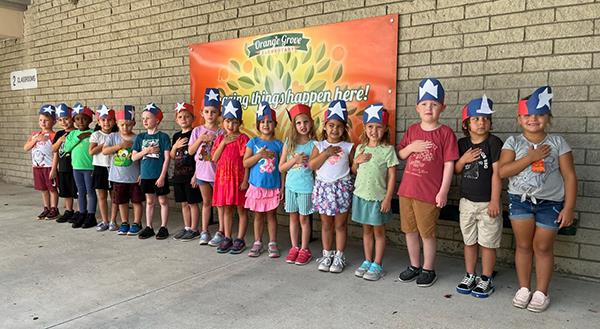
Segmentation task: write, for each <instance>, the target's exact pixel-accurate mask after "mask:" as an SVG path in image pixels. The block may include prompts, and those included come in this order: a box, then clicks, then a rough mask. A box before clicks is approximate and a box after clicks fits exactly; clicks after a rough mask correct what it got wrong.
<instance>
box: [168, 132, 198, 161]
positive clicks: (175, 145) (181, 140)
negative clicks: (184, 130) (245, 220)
mask: <svg viewBox="0 0 600 329" xmlns="http://www.w3.org/2000/svg"><path fill="white" fill-rule="evenodd" d="M187 142H188V139H187V137H184V138H179V139H178V140H177V141H176V142H175V143H173V147H171V151H170V152H169V155H170V156H171V158H175V154H176V153H177V149H180V148H182V147H184V146H185V145H186V144H187ZM189 152H190V151H189V150H188V153H189ZM190 154H193V153H190Z"/></svg>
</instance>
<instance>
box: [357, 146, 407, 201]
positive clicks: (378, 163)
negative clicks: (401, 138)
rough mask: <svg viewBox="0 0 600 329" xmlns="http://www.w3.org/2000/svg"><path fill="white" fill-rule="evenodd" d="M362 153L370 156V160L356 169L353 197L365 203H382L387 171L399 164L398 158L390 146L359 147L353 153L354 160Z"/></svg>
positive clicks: (385, 188) (385, 189)
mask: <svg viewBox="0 0 600 329" xmlns="http://www.w3.org/2000/svg"><path fill="white" fill-rule="evenodd" d="M363 152H364V153H369V154H371V159H370V160H369V161H367V162H365V163H361V164H360V166H359V167H358V172H357V174H356V181H355V183H354V195H356V196H358V197H360V198H361V199H364V200H367V201H382V200H383V199H384V198H385V193H386V192H387V170H388V168H391V167H394V166H397V165H398V164H399V161H398V157H396V152H395V150H394V147H393V146H391V145H378V146H376V147H369V146H363V145H361V146H359V147H358V148H357V150H356V152H355V153H354V158H355V159H356V157H357V156H358V155H359V154H360V153H363Z"/></svg>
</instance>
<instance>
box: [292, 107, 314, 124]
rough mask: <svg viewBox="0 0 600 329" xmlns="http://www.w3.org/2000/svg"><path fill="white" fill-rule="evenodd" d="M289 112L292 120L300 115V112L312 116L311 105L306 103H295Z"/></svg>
mask: <svg viewBox="0 0 600 329" xmlns="http://www.w3.org/2000/svg"><path fill="white" fill-rule="evenodd" d="M287 113H288V116H289V117H290V120H292V121H293V120H294V118H295V117H297V116H299V115H300V114H306V115H308V117H309V118H310V117H311V115H310V106H308V105H304V104H295V105H294V106H292V107H290V109H289V110H287Z"/></svg>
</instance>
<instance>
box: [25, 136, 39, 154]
mask: <svg viewBox="0 0 600 329" xmlns="http://www.w3.org/2000/svg"><path fill="white" fill-rule="evenodd" d="M40 136H42V134H41V133H39V134H35V135H31V136H30V137H29V139H27V142H25V145H23V151H25V152H29V151H30V150H31V149H32V148H33V147H34V146H35V144H36V143H37V142H39V141H41V140H42V139H41V137H40Z"/></svg>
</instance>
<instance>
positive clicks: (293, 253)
mask: <svg viewBox="0 0 600 329" xmlns="http://www.w3.org/2000/svg"><path fill="white" fill-rule="evenodd" d="M299 253H300V248H298V247H291V248H290V250H289V251H288V254H287V256H286V257H285V262H286V263H288V264H294V263H296V259H298V254H299Z"/></svg>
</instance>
